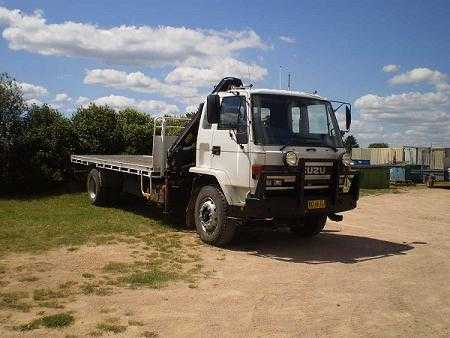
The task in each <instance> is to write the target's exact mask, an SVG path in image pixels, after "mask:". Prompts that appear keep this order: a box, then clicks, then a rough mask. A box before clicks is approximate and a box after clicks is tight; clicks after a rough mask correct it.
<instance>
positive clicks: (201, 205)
mask: <svg viewBox="0 0 450 338" xmlns="http://www.w3.org/2000/svg"><path fill="white" fill-rule="evenodd" d="M195 226H196V228H197V233H198V234H199V236H200V238H201V239H202V241H203V242H205V243H208V244H212V245H217V246H224V245H226V244H228V243H229V242H230V241H231V240H232V239H233V236H234V233H235V231H236V224H235V223H234V222H232V221H230V220H229V219H228V203H227V200H226V199H225V196H224V195H223V193H222V191H220V190H219V189H218V188H217V187H215V186H205V187H203V188H201V189H200V192H199V193H198V195H197V200H196V203H195Z"/></svg>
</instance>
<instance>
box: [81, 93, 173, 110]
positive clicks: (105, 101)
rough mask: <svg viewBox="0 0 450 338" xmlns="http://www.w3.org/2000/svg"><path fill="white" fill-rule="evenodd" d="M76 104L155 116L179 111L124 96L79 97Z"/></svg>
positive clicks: (162, 104) (160, 103)
mask: <svg viewBox="0 0 450 338" xmlns="http://www.w3.org/2000/svg"><path fill="white" fill-rule="evenodd" d="M77 103H78V104H80V105H82V106H87V105H89V104H90V103H95V104H98V105H107V106H110V107H111V108H114V109H124V108H135V109H137V110H140V111H143V112H147V113H153V114H155V115H161V114H170V113H178V112H179V109H178V107H177V106H176V105H173V104H167V103H166V102H163V101H157V100H136V99H133V98H129V97H126V96H118V95H109V96H103V97H99V98H97V99H93V100H90V99H87V98H85V97H79V98H78V100H77Z"/></svg>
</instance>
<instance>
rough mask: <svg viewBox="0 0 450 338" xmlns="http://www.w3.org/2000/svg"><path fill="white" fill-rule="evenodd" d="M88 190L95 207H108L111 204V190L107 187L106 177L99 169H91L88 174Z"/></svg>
mask: <svg viewBox="0 0 450 338" xmlns="http://www.w3.org/2000/svg"><path fill="white" fill-rule="evenodd" d="M86 188H87V192H88V196H89V199H90V200H91V203H92V204H93V205H99V206H100V205H106V204H108V202H109V199H108V198H109V196H108V195H109V190H108V188H107V187H106V186H105V183H104V177H103V175H102V173H101V172H100V171H98V170H97V169H91V171H90V172H89V174H88V177H87V182H86Z"/></svg>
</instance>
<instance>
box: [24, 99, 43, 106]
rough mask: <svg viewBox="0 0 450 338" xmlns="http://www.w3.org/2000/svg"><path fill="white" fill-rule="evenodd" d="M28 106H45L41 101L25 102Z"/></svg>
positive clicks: (30, 100) (31, 100)
mask: <svg viewBox="0 0 450 338" xmlns="http://www.w3.org/2000/svg"><path fill="white" fill-rule="evenodd" d="M25 102H26V104H28V105H29V106H31V105H33V104H35V105H36V106H42V105H43V104H44V102H42V101H41V100H38V99H29V100H26V101H25Z"/></svg>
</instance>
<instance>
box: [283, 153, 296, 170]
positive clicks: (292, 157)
mask: <svg viewBox="0 0 450 338" xmlns="http://www.w3.org/2000/svg"><path fill="white" fill-rule="evenodd" d="M297 160H298V158H297V154H296V153H294V152H293V151H288V152H287V153H286V154H285V155H284V162H285V163H286V164H287V165H288V166H291V167H293V166H295V165H297Z"/></svg>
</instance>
